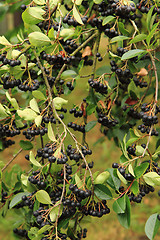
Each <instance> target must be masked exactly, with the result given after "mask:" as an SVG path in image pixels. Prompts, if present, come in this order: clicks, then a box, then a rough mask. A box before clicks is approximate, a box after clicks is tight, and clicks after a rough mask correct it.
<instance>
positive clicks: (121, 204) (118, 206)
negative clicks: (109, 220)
mask: <svg viewBox="0 0 160 240" xmlns="http://www.w3.org/2000/svg"><path fill="white" fill-rule="evenodd" d="M113 210H114V211H115V212H116V213H117V214H119V213H125V210H126V195H124V196H123V197H120V198H118V199H117V200H116V201H115V202H114V203H113Z"/></svg>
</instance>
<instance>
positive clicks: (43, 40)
mask: <svg viewBox="0 0 160 240" xmlns="http://www.w3.org/2000/svg"><path fill="white" fill-rule="evenodd" d="M28 37H29V41H30V43H31V45H33V46H35V47H43V46H47V45H49V44H50V43H51V40H50V39H49V37H47V36H46V35H45V34H44V33H41V32H32V33H30V34H29V35H28Z"/></svg>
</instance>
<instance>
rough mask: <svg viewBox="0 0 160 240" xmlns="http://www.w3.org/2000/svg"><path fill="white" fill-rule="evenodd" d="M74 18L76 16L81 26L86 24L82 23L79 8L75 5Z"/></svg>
mask: <svg viewBox="0 0 160 240" xmlns="http://www.w3.org/2000/svg"><path fill="white" fill-rule="evenodd" d="M73 16H74V18H75V19H76V21H77V22H78V23H79V24H81V25H83V24H84V23H83V22H82V19H81V16H80V15H79V12H78V10H77V7H76V5H75V4H74V6H73Z"/></svg>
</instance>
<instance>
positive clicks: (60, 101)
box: [53, 97, 68, 110]
mask: <svg viewBox="0 0 160 240" xmlns="http://www.w3.org/2000/svg"><path fill="white" fill-rule="evenodd" d="M53 103H54V106H55V109H56V110H60V109H61V108H62V106H63V105H64V104H65V105H66V104H67V103H68V100H65V99H63V98H61V97H55V98H54V99H53Z"/></svg>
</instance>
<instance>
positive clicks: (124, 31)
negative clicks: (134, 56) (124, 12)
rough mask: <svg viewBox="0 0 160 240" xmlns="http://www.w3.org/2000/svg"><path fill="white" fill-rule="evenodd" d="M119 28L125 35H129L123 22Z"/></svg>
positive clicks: (119, 24) (119, 23)
mask: <svg viewBox="0 0 160 240" xmlns="http://www.w3.org/2000/svg"><path fill="white" fill-rule="evenodd" d="M118 27H119V30H120V32H121V33H122V34H123V35H127V36H128V35H129V32H128V30H127V29H125V27H124V24H123V23H122V22H118Z"/></svg>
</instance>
